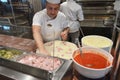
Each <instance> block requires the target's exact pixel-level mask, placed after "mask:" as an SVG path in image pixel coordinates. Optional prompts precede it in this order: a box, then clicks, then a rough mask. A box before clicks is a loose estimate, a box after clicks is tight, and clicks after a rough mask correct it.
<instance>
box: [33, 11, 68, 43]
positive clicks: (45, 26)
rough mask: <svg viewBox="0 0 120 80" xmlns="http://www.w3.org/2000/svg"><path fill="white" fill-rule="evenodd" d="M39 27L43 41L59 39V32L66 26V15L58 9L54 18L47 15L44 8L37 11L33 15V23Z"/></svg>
mask: <svg viewBox="0 0 120 80" xmlns="http://www.w3.org/2000/svg"><path fill="white" fill-rule="evenodd" d="M32 25H37V26H40V27H41V34H42V37H43V40H44V42H48V41H51V40H54V39H57V40H60V39H61V36H60V34H61V32H62V30H63V29H64V28H66V27H68V22H67V20H66V16H65V15H64V14H63V13H61V12H60V11H59V12H58V14H57V17H56V18H55V19H51V18H50V17H49V16H48V15H47V11H46V9H44V10H42V11H39V12H37V13H36V14H35V15H34V17H33V24H32Z"/></svg>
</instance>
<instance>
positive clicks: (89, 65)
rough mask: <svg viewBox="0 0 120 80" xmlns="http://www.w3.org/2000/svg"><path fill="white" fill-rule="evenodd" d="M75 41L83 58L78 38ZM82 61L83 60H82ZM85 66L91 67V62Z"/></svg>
mask: <svg viewBox="0 0 120 80" xmlns="http://www.w3.org/2000/svg"><path fill="white" fill-rule="evenodd" d="M76 40H77V43H78V48H79V51H80V56H81V58H83V52H82V48H81V45H80V42H79V39H78V38H77V39H76ZM82 61H83V60H82ZM86 66H87V67H92V66H93V64H86Z"/></svg>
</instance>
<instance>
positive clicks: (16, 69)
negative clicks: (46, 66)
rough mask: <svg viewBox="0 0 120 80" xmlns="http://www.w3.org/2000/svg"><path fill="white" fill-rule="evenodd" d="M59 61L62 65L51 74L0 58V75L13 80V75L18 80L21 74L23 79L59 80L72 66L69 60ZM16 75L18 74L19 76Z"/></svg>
mask: <svg viewBox="0 0 120 80" xmlns="http://www.w3.org/2000/svg"><path fill="white" fill-rule="evenodd" d="M2 48H6V49H13V48H10V47H3V46H2ZM23 52H24V51H23ZM16 58H17V57H16ZM16 58H14V59H16ZM60 59H61V58H60ZM61 60H62V65H61V66H60V67H59V68H58V69H56V70H55V71H53V72H51V71H47V70H43V69H40V68H36V67H32V66H29V65H25V64H22V63H18V62H17V61H15V60H13V59H12V60H9V59H4V58H0V74H2V75H5V76H8V77H11V78H13V75H14V79H16V80H20V78H21V77H22V76H23V74H24V77H27V76H28V75H29V76H31V77H35V78H38V80H41V79H42V80H52V79H53V78H54V80H61V78H62V77H63V76H64V75H65V73H66V72H67V70H68V68H69V67H70V66H71V64H72V61H71V60H65V59H61ZM4 68H5V69H4ZM3 70H4V71H3ZM9 71H11V72H9ZM15 73H16V74H15ZM17 74H20V75H21V76H19V75H17ZM10 75H11V76H10Z"/></svg>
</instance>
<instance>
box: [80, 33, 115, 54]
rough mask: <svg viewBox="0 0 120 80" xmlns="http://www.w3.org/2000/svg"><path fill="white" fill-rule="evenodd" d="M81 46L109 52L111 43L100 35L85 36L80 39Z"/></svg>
mask: <svg viewBox="0 0 120 80" xmlns="http://www.w3.org/2000/svg"><path fill="white" fill-rule="evenodd" d="M81 42H82V46H90V47H94V48H101V49H104V50H106V51H107V52H110V51H111V48H112V45H113V41H112V40H111V39H109V38H107V37H104V36H100V35H87V36H84V37H83V38H82V39H81Z"/></svg>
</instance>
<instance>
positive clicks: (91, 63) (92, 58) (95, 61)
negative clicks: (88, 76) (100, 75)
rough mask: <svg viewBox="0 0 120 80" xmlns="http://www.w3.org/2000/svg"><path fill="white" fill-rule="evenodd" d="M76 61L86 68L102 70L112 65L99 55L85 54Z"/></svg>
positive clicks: (76, 58)
mask: <svg viewBox="0 0 120 80" xmlns="http://www.w3.org/2000/svg"><path fill="white" fill-rule="evenodd" d="M74 60H75V61H76V62H77V63H79V64H80V65H83V66H85V67H89V68H94V69H101V68H105V67H107V66H109V65H110V62H109V61H108V60H107V59H106V58H104V57H103V56H101V55H99V54H93V53H84V54H82V56H81V55H80V54H79V55H77V56H75V57H74Z"/></svg>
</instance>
